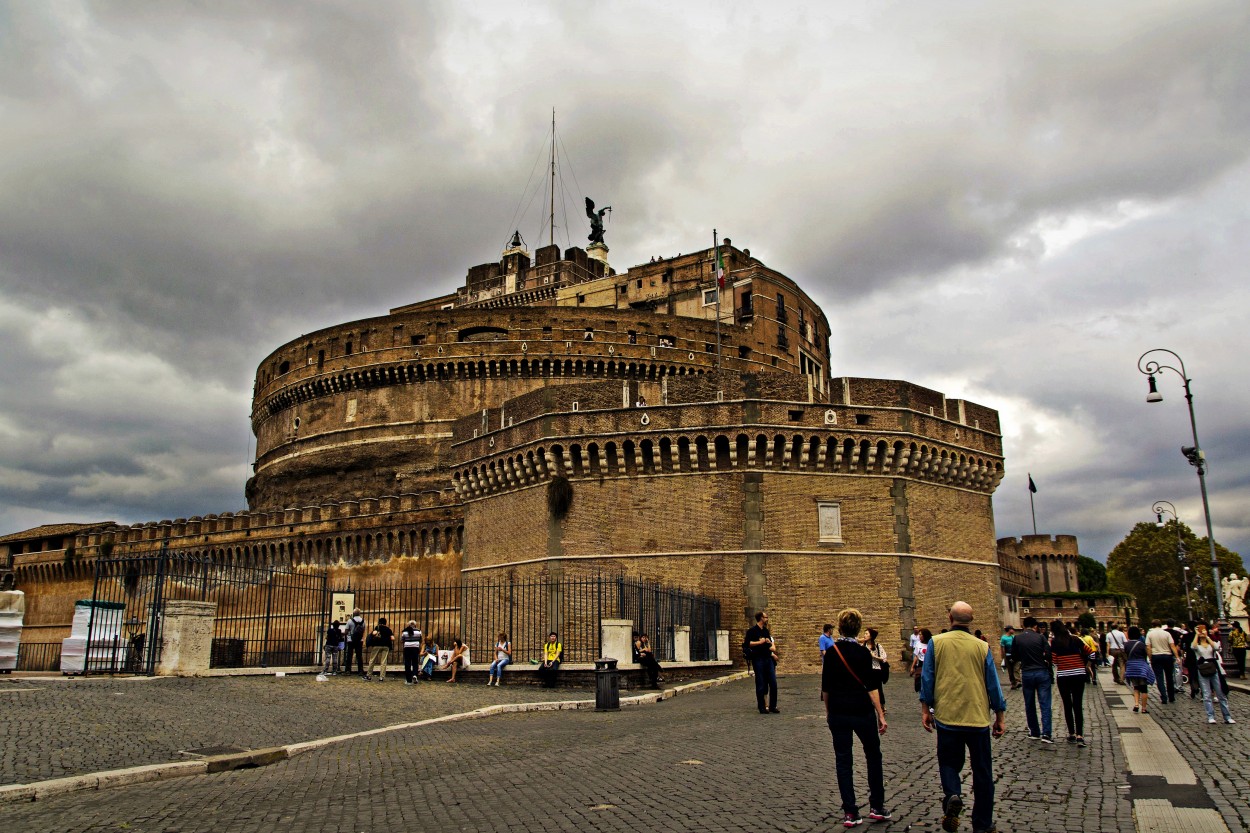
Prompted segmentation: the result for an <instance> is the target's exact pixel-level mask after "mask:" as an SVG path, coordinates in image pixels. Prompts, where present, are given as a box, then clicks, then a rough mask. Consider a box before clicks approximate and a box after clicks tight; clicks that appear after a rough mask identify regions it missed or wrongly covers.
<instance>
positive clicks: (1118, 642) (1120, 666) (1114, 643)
mask: <svg viewBox="0 0 1250 833" xmlns="http://www.w3.org/2000/svg"><path fill="white" fill-rule="evenodd" d="M1126 641H1127V640H1126V639H1125V638H1124V631H1122V630H1120V626H1119V625H1118V624H1116V623H1112V625H1111V630H1109V631H1107V653H1108V654H1110V655H1111V679H1112V680H1114V681H1115V682H1116V683H1123V682H1124V644H1125V642H1126Z"/></svg>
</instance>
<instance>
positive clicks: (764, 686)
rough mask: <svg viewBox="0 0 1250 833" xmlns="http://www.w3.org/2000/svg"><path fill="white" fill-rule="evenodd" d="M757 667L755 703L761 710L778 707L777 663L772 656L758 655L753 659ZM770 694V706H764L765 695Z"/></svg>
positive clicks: (752, 663)
mask: <svg viewBox="0 0 1250 833" xmlns="http://www.w3.org/2000/svg"><path fill="white" fill-rule="evenodd" d="M751 665H753V666H754V667H755V704H756V705H757V706H759V709H760V711H767V710H768V709H775V708H777V663H775V662H773V658H772V656H771V655H770V656H766V657H757V658H756V659H753V660H751ZM765 694H767V695H768V706H767V708H766V707H765V706H764V695H765Z"/></svg>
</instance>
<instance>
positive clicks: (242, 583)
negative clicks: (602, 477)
mask: <svg viewBox="0 0 1250 833" xmlns="http://www.w3.org/2000/svg"><path fill="white" fill-rule="evenodd" d="M341 593H350V594H352V595H351V601H350V604H351V605H352V606H354V607H357V608H360V609H361V611H362V613H363V615H364V616H365V618H366V620H367V622H368V623H369V624H372V623H374V622H376V621H377V619H378V618H381V617H385V618H386V619H387V621H388V624H389V625H390V626H391V628H392V630H394V631H396V632H398V631H399V630H401V629H402V628H403V627H404V626H405V625H406V623H407V622H408V621H409V620H413V621H416V622H417V625H418V627H420V628H421V630H422V631H423V633H425V634H426V636H427V639H432V640H434V641H435V642H437V643H438V644H439V645H440V647H449V646H450V643H451V641H452V640H453V639H456V638H460V639H462V640H463V641H464V642H465V644H466V645H468V646H469V649H470V651H471V652H472V656H473V661H474V662H475V663H485V662H489V661H490V659H492V656H491V655H492V654H493V646H494V645H495V642H496V640H497V637H498V634H499V633H500V632H503V633H506V634H508V637H509V640H510V641H511V642H512V650H513V662H516V663H528V662H530V661H537V660H539V659H540V658H541V656H542V645H543V643H544V642H545V641H546V638H547V634H548V632H550V631H555V632H556V633H557V634H558V635H559V636H560V639H561V642H563V644H564V658H565V661H566V662H590V661H592V660H594V659H595V658H596V657H598V656H600V655H601V654H602V647H603V646H602V644H601V627H600V625H601V622H602V620H603V619H625V620H629V621H631V622H632V623H633V626H634V630H635V631H640V632H646V633H648V634H650V635H651V636H652V638H653V640H652V644H653V646H654V647H655V649H656V655H657V658H658V659H660V660H664V661H672V660H673V659H674V655H675V651H674V635H675V633H676V630H677V628H678V627H680V626H687V627H689V628H690V654H691V659H693V660H706V659H710V658H712V657H714V656H715V647H716V630H717V628H719V627H720V604H719V602H717V601H716V600H715V599H712V598H708V597H705V596H699V595H697V594H694V593H690V592H687V591H684V590H680V589H675V588H670V587H665V586H663V585H661V584H659V583H651V582H644V581H641V580H634V579H628V578H625V577H624V576H620V575H611V576H604V575H595V576H590V577H577V578H565V577H559V578H551V579H545V580H536V581H515V580H506V581H493V582H487V581H473V580H467V581H466V580H458V581H452V582H442V583H436V582H430V581H427V582H424V583H418V584H390V583H381V582H379V583H372V584H366V585H363V586H356V587H353V586H352V585H351V584H350V583H342V584H339V583H337V582H336V583H335V584H334V586H331V583H330V581H329V576H328V573H326V572H323V571H312V570H310V571H294V570H286V569H279V568H268V567H259V568H256V567H239V566H234V565H227V564H221V563H217V562H214V561H212V560H210V559H207V558H203V557H197V556H189V555H183V554H180V553H174V554H170V553H168V552H165V551H162V552H161V553H159V554H157V555H146V556H137V557H119V558H113V559H103V560H100V561H98V562H97V563H96V577H95V589H94V592H93V603H94V604H96V605H107V606H108V607H109V608H110V609H114V610H117V609H120V611H121V612H120V614H117V615H114V616H112V617H111V618H110V619H108V620H107V626H106V627H105V626H101V629H97V630H96V631H95V632H94V633H91V634H89V635H88V639H87V641H88V643H89V644H90V645H91V646H92V647H91V648H89V649H88V650H87V653H86V656H85V658H84V672H85V673H92V672H109V673H115V672H130V673H139V674H152V673H155V670H156V666H157V665H158V664H159V663H160V644H161V639H160V630H161V625H162V621H163V617H164V613H165V608H166V606H167V604H168V603H169V602H170V601H173V600H179V599H185V600H193V601H212V602H216V604H217V612H216V617H215V620H214V626H213V642H212V651H211V657H210V665H211V666H212V667H216V668H222V667H266V666H307V665H313V664H316V663H320V662H321V661H322V644H323V641H324V640H323V636H324V633H325V628H326V627H327V625H328V624H329V622H330V619H331V615H332V604H331V601H332V599H334V598H335V596H336V595H337V594H341ZM349 613H350V611H349ZM100 620H101V621H102V622H104V621H106V620H104V619H103V618H102V617H101V619H100ZM95 622H96V618H95V617H93V619H92V627H93V628H96V624H95ZM620 659H626V658H625V657H621V658H620Z"/></svg>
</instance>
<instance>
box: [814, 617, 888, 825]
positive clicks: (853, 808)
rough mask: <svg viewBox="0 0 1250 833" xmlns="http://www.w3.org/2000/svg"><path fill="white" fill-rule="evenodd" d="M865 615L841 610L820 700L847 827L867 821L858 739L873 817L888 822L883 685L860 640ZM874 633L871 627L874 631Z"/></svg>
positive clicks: (822, 680)
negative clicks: (859, 794) (858, 785)
mask: <svg viewBox="0 0 1250 833" xmlns="http://www.w3.org/2000/svg"><path fill="white" fill-rule="evenodd" d="M862 624H863V618H862V617H861V616H860V613H859V611H858V610H856V609H855V608H847V609H846V610H843V611H842V612H841V613H839V614H838V638H837V639H836V640H834V641H833V642H832V643H831V645H830V646H829V649H828V650H827V651H825V659H824V662H823V666H822V669H821V678H820V699H821V700H822V701H823V702H824V704H825V722H826V723H827V724H828V725H829V733H830V734H831V735H833V760H834V769H835V771H836V772H837V776H838V792H839V793H840V794H841V797H842V814H843V816H842V826H843V827H846V828H851V827H855V826H857V825H860V824H863V823H864V819H863V817H862V816H861V815H860V814H859V802H858V801H857V800H856V795H855V772H854V751H855V747H854V738H856V737H858V738H859V743H860V746H862V747H863V748H864V758H865V761H866V763H867V768H868V773H867V774H868V807H869V812H868V818H869V819H871V820H872V821H887V820H888V819H890V817H891V816H890V811H889V810H887V809H886V808H885V775H884V771H883V769H882V762H881V735H883V734H885V730H886V722H885V708H884V707H883V706H882V705H881V699H880V684H879V682H878V681H877V675H876V673H875V672H874V671H873V655H872V653H871V652H870V650H869V649H868V648H867V647H866V646H865V645H860V644H859V641H858V640H857V639H856V637H857V636H859V631H860V628H861V627H862ZM870 633H871V631H870Z"/></svg>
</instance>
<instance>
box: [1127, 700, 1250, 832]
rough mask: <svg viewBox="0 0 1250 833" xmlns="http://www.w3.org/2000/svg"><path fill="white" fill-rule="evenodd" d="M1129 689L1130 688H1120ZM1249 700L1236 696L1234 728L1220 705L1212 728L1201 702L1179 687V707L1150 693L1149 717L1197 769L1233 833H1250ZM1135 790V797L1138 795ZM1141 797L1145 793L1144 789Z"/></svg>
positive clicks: (1230, 703) (1213, 801)
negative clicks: (1164, 702)
mask: <svg viewBox="0 0 1250 833" xmlns="http://www.w3.org/2000/svg"><path fill="white" fill-rule="evenodd" d="M1121 690H1122V691H1127V690H1128V689H1127V688H1121ZM1247 703H1250V697H1246V696H1245V695H1244V694H1241V693H1238V692H1233V693H1232V694H1231V695H1230V697H1229V701H1228V704H1229V708H1230V710H1231V711H1232V714H1233V718H1234V719H1235V720H1236V721H1237V723H1236V725H1233V726H1228V725H1225V723H1224V718H1223V715H1221V714H1220V710H1219V706H1216V707H1215V719H1216V720H1217V721H1219V722H1218V723H1216V724H1214V725H1209V724H1208V723H1207V713H1206V710H1205V709H1204V708H1203V706H1202V698H1201V697H1199V698H1198V699H1196V700H1195V699H1190V697H1189V694H1188V690H1187V689H1181V690H1180V691H1178V696H1177V698H1176V702H1175V703H1171V704H1168V705H1162V704H1161V703H1160V702H1159V698H1158V696H1157V693H1156V692H1155V691H1154V689H1152V690H1151V698H1150V716H1151V717H1152V718H1153V719H1154V721H1155V723H1157V724H1158V725H1159V726H1160V727H1161V728H1162V729H1163V731H1164V732H1165V733H1167V736H1168V737H1169V738H1170V739H1171V741H1172V743H1173V744H1174V745H1175V746H1176V748H1177V749H1178V750H1179V751H1180V753H1181V755H1182V756H1184V758H1185V760H1186V762H1187V763H1188V764H1189V766H1190V767H1191V768H1192V769H1193V771H1194V775H1195V776H1196V777H1197V779H1198V784H1199V785H1200V786H1201V787H1202V788H1203V790H1204V791H1205V792H1206V795H1207V796H1208V797H1209V798H1210V800H1211V803H1212V806H1214V807H1215V808H1216V809H1217V810H1219V811H1220V814H1221V815H1222V816H1223V817H1224V822H1225V824H1227V825H1228V829H1229V830H1232V831H1250V803H1248V801H1247V799H1248V798H1250V710H1248V709H1247V708H1246V706H1247ZM1138 792H1139V791H1138V790H1136V789H1135V790H1134V797H1137V796H1138ZM1141 794H1143V795H1145V794H1147V793H1146V791H1144V790H1143V791H1141Z"/></svg>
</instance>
